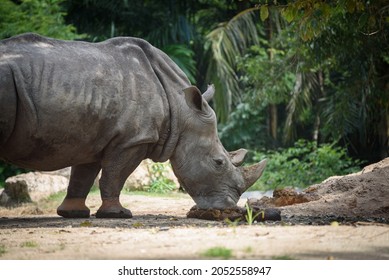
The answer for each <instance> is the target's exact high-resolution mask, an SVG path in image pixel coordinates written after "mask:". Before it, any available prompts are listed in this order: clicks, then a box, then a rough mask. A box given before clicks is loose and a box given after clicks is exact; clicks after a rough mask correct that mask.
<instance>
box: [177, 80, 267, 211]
mask: <svg viewBox="0 0 389 280" xmlns="http://www.w3.org/2000/svg"><path fill="white" fill-rule="evenodd" d="M213 94H214V87H213V86H210V87H208V89H207V91H206V92H205V93H204V94H201V92H200V91H199V90H198V89H197V88H196V87H194V86H192V87H189V88H187V89H185V90H184V96H185V101H186V105H187V106H186V105H185V104H182V105H183V106H182V107H185V109H182V112H181V115H182V116H181V117H182V119H181V120H183V125H182V127H181V129H182V130H181V135H180V138H179V140H178V143H177V146H176V149H175V151H174V154H173V156H172V158H171V163H172V166H173V170H174V173H175V174H176V176H177V178H178V180H179V181H180V183H181V185H182V186H183V187H184V189H185V190H186V191H187V192H188V193H189V195H190V196H191V197H192V198H193V200H194V201H195V202H196V204H197V206H198V207H199V208H204V209H206V208H218V209H224V208H230V207H234V206H235V205H236V203H237V202H238V200H239V198H240V196H241V194H242V193H243V192H244V191H245V190H247V189H248V188H249V187H250V186H251V185H252V184H253V183H255V181H256V180H257V179H258V178H259V177H260V176H261V175H262V172H263V170H264V168H265V165H266V161H262V162H260V163H257V164H255V165H252V166H248V167H241V166H240V165H241V164H242V163H243V160H244V157H245V155H246V153H247V151H246V150H244V149H239V150H237V151H234V152H227V151H226V150H225V149H224V147H223V145H222V143H221V142H220V140H219V137H218V134H217V127H216V115H215V112H214V111H213V110H212V108H211V107H210V106H209V105H208V101H209V100H210V99H211V98H212V96H213ZM188 107H189V109H188Z"/></svg>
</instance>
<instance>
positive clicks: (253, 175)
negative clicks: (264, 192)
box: [239, 159, 267, 193]
mask: <svg viewBox="0 0 389 280" xmlns="http://www.w3.org/2000/svg"><path fill="white" fill-rule="evenodd" d="M266 161H267V160H266V159H264V160H262V161H260V162H258V163H256V164H253V165H250V166H243V167H239V170H240V171H241V172H242V176H243V179H244V181H245V186H244V187H243V190H242V193H243V192H244V191H246V190H247V189H248V188H249V187H251V186H252V185H253V184H254V183H255V182H256V181H257V180H258V179H259V177H261V175H262V173H263V170H264V169H265V167H266Z"/></svg>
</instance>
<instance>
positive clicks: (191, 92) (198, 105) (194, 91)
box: [183, 86, 203, 111]
mask: <svg viewBox="0 0 389 280" xmlns="http://www.w3.org/2000/svg"><path fill="white" fill-rule="evenodd" d="M183 91H184V94H185V101H186V104H188V106H189V107H190V108H192V109H195V110H200V111H202V109H203V97H202V96H201V92H200V90H199V89H198V88H197V87H195V86H190V87H188V88H186V89H184V90H183Z"/></svg>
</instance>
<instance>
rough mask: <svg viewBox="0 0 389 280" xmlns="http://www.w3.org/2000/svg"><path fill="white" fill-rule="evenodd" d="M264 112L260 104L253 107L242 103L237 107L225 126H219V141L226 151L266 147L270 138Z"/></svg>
mask: <svg viewBox="0 0 389 280" xmlns="http://www.w3.org/2000/svg"><path fill="white" fill-rule="evenodd" d="M265 110H266V108H265V107H264V106H263V105H261V104H259V105H258V106H255V105H253V104H251V103H249V102H247V103H243V102H242V103H240V104H239V105H237V107H236V109H235V110H234V111H233V112H232V113H231V115H230V118H229V121H228V122H227V123H226V124H225V125H223V124H221V125H219V134H220V139H221V141H222V142H223V144H224V145H225V147H226V149H227V150H237V149H239V148H241V147H245V148H247V149H258V148H259V147H264V146H268V143H269V141H270V138H269V137H268V135H267V132H266V131H267V125H266V119H265Z"/></svg>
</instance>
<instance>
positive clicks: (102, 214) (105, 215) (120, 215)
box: [96, 208, 132, 219]
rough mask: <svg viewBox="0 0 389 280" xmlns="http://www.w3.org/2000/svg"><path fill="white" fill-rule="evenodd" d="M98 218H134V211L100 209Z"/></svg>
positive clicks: (97, 213) (97, 214)
mask: <svg viewBox="0 0 389 280" xmlns="http://www.w3.org/2000/svg"><path fill="white" fill-rule="evenodd" d="M96 218H106V219H129V218H132V213H131V211H130V210H128V209H125V208H123V209H121V210H120V211H118V212H108V211H102V210H98V211H97V212H96Z"/></svg>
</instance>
